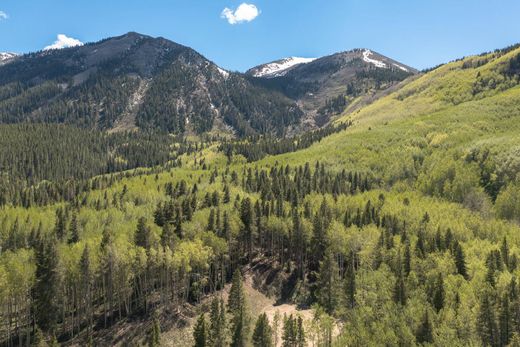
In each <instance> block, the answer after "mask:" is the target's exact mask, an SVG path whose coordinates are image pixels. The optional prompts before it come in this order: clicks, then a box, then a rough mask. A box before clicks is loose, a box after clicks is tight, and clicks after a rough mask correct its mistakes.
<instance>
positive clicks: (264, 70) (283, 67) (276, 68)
mask: <svg viewBox="0 0 520 347" xmlns="http://www.w3.org/2000/svg"><path fill="white" fill-rule="evenodd" d="M314 60H316V58H301V57H290V58H284V59H280V60H277V61H275V62H272V63H268V64H265V65H262V66H260V67H258V68H256V69H255V70H254V71H253V76H255V77H280V76H284V75H285V74H286V73H287V71H289V69H291V68H293V67H295V66H296V65H300V64H308V63H310V62H312V61H314Z"/></svg>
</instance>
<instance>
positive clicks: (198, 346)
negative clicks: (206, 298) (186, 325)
mask: <svg viewBox="0 0 520 347" xmlns="http://www.w3.org/2000/svg"><path fill="white" fill-rule="evenodd" d="M193 339H194V340H195V343H194V345H193V347H208V346H209V345H208V336H207V328H206V318H205V317H204V313H201V315H200V316H199V318H198V319H197V323H196V324H195V328H194V329H193Z"/></svg>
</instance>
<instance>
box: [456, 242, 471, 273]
mask: <svg viewBox="0 0 520 347" xmlns="http://www.w3.org/2000/svg"><path fill="white" fill-rule="evenodd" d="M454 251H455V266H456V268H457V273H458V274H459V275H461V276H462V277H464V278H465V279H468V271H467V270H466V257H465V256H464V251H463V250H462V246H461V245H460V244H459V243H458V242H457V243H456V244H455V250H454Z"/></svg>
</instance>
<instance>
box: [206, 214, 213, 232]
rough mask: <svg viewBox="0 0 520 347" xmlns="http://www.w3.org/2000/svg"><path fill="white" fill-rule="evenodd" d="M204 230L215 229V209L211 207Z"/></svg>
mask: <svg viewBox="0 0 520 347" xmlns="http://www.w3.org/2000/svg"><path fill="white" fill-rule="evenodd" d="M206 230H208V231H215V210H214V209H211V210H210V211H209V217H208V225H207V226H206Z"/></svg>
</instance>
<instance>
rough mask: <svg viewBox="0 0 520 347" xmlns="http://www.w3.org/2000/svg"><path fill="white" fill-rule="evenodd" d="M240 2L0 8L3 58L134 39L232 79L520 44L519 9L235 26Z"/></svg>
mask: <svg viewBox="0 0 520 347" xmlns="http://www.w3.org/2000/svg"><path fill="white" fill-rule="evenodd" d="M242 3H244V0H241V1H235V0H103V1H102V0H0V51H14V52H18V53H22V52H29V51H35V50H39V49H42V48H44V47H46V46H48V45H51V44H53V42H54V41H55V40H56V36H57V35H58V34H64V35H67V36H68V37H70V38H75V39H78V40H81V41H82V42H91V41H97V40H99V39H102V38H105V37H109V36H115V35H120V34H123V33H125V32H128V31H137V32H140V33H143V34H148V35H152V36H163V37H166V38H168V39H171V40H173V41H176V42H178V43H181V44H184V45H187V46H190V47H192V48H194V49H195V50H197V51H199V52H200V53H202V54H204V55H205V56H206V57H207V58H209V59H210V60H213V61H214V62H216V63H217V64H219V65H220V66H222V67H224V68H226V69H230V70H238V71H244V70H245V69H247V68H249V67H252V66H254V65H257V64H260V63H264V62H268V61H272V60H275V59H278V58H281V57H286V56H302V57H319V56H323V55H327V54H331V53H335V52H339V51H344V50H349V49H352V48H370V49H372V50H374V51H377V52H379V53H381V54H384V55H387V56H389V57H391V58H394V59H396V60H399V61H401V62H402V63H405V64H408V65H411V66H413V67H417V68H420V69H422V68H426V67H431V66H434V65H437V64H440V63H443V62H447V61H450V60H452V59H456V58H459V57H462V56H465V55H470V54H477V53H481V52H483V51H490V50H493V49H495V48H502V47H505V46H508V45H510V44H514V43H518V42H520V20H519V19H518V18H519V17H518V16H519V14H520V1H518V0H497V1H491V0H406V1H405V0H396V1H394V0H392V1H391V0H300V1H296V0H245V3H247V4H250V5H254V6H255V7H256V8H257V9H258V11H259V12H260V13H259V15H258V16H257V17H256V18H254V19H252V17H254V13H253V15H251V12H249V13H246V17H247V14H249V17H247V18H248V19H250V21H246V22H242V23H235V24H230V23H229V21H228V19H226V18H222V16H221V14H222V11H223V10H224V9H225V8H228V9H229V11H228V15H229V16H231V17H230V18H231V19H235V22H236V21H237V18H238V21H239V20H240V13H239V14H238V17H233V16H234V15H235V14H236V13H235V12H234V11H235V10H236V9H237V8H238V7H239V5H240V4H242ZM249 9H250V8H249ZM2 13H4V14H5V16H4V15H2ZM242 14H243V13H242ZM229 16H228V17H229ZM4 17H7V18H4ZM251 19H252V20H251ZM231 21H233V20H231Z"/></svg>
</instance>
